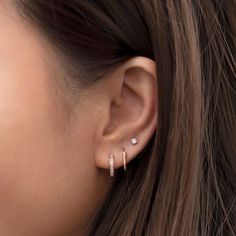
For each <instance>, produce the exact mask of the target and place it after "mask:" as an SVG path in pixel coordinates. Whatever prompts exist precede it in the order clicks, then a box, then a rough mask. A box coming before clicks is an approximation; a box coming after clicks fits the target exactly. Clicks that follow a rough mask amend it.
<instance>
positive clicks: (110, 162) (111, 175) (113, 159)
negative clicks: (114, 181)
mask: <svg viewBox="0 0 236 236" xmlns="http://www.w3.org/2000/svg"><path fill="white" fill-rule="evenodd" d="M114 163H115V158H114V154H113V153H111V154H110V155H109V168H110V177H111V178H113V177H114Z"/></svg>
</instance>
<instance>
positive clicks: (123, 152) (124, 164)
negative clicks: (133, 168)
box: [122, 148, 127, 171]
mask: <svg viewBox="0 0 236 236" xmlns="http://www.w3.org/2000/svg"><path fill="white" fill-rule="evenodd" d="M122 159H123V166H124V171H126V163H127V154H126V151H125V149H124V148H123V151H122Z"/></svg>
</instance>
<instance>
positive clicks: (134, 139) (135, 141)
mask: <svg viewBox="0 0 236 236" xmlns="http://www.w3.org/2000/svg"><path fill="white" fill-rule="evenodd" d="M130 142H131V143H132V144H133V145H136V144H137V143H138V140H137V139H136V138H135V137H134V138H131V140H130Z"/></svg>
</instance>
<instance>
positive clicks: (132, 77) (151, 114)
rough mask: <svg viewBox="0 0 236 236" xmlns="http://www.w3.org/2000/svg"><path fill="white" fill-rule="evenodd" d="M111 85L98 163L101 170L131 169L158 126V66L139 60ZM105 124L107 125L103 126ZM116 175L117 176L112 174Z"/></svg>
mask: <svg viewBox="0 0 236 236" xmlns="http://www.w3.org/2000/svg"><path fill="white" fill-rule="evenodd" d="M110 86H111V87H112V86H114V87H112V88H111V91H115V92H114V94H113V95H112V94H111V96H110V97H109V96H108V97H107V98H108V99H110V102H107V103H106V104H109V105H110V106H109V107H107V109H105V111H107V112H108V113H109V114H107V116H106V117H109V119H108V120H107V124H106V125H105V126H104V127H103V128H102V129H103V132H101V133H100V135H99V136H97V137H98V138H99V140H97V141H98V145H97V148H96V151H95V164H96V166H97V167H99V168H104V169H110V176H111V177H112V175H113V176H114V172H115V169H117V168H124V170H126V168H128V163H129V162H130V161H131V160H132V159H134V158H135V157H136V156H137V155H138V154H139V153H140V152H141V151H142V150H143V149H144V148H145V146H146V145H147V144H148V142H149V140H150V139H151V137H152V136H153V134H154V132H155V130H156V125H157V79H156V64H155V62H154V61H152V60H151V59H149V58H145V57H135V58H133V60H129V61H128V62H126V63H125V65H123V66H121V67H120V68H119V69H118V70H117V71H116V73H115V74H114V77H113V78H111V82H110ZM103 124H104V123H103ZM112 173H113V174H112Z"/></svg>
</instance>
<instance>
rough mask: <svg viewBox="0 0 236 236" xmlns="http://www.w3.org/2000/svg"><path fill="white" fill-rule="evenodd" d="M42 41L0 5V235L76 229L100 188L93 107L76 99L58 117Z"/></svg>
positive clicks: (58, 107) (99, 196) (95, 201)
mask: <svg viewBox="0 0 236 236" xmlns="http://www.w3.org/2000/svg"><path fill="white" fill-rule="evenodd" d="M47 47H48V45H47V44H46V43H45V42H44V41H43V40H42V39H41V38H39V37H38V36H37V35H36V34H34V33H33V32H32V31H31V30H30V29H29V28H27V27H26V26H25V25H24V24H23V23H22V21H20V19H19V18H18V17H17V16H16V15H15V14H14V13H13V12H11V11H8V9H6V8H3V7H2V6H1V8H0V84H1V86H0V114H1V117H0V235H5V236H10V235H11V236H12V235H50V236H53V235H68V233H69V231H73V230H75V231H76V230H78V231H77V232H80V229H82V228H83V227H84V225H85V224H86V222H87V221H88V219H89V218H90V217H91V214H92V213H93V211H94V209H95V207H96V205H97V204H98V202H99V201H100V200H101V199H102V198H103V197H104V194H105V192H106V190H107V187H106V186H108V185H107V184H106V183H107V181H106V180H107V179H108V178H107V175H106V174H105V173H104V174H103V173H102V172H99V173H98V172H97V169H96V167H95V165H94V161H93V151H94V150H93V148H91V146H92V145H93V132H94V129H95V124H94V123H93V121H92V119H91V118H90V117H91V116H90V114H91V112H94V113H95V112H96V110H95V109H94V107H92V104H86V105H85V104H84V105H83V106H82V105H81V106H78V107H77V110H78V114H79V115H78V116H76V117H74V118H72V119H71V120H70V122H68V123H65V122H66V121H65V119H64V116H63V113H64V110H63V109H64V108H63V105H61V104H63V102H62V101H61V100H60V99H59V97H58V96H57V94H56V91H55V89H54V88H55V84H53V82H52V81H53V80H52V78H51V77H50V76H51V73H50V71H49V70H50V68H49V66H48V65H49V64H50V63H48V62H49V60H51V58H49V57H48V55H47V51H48V50H47ZM81 104H82V101H81ZM89 109H91V111H90V110H89ZM75 122H76V126H74V123H75ZM98 189H99V191H98ZM81 235H82V234H81Z"/></svg>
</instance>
